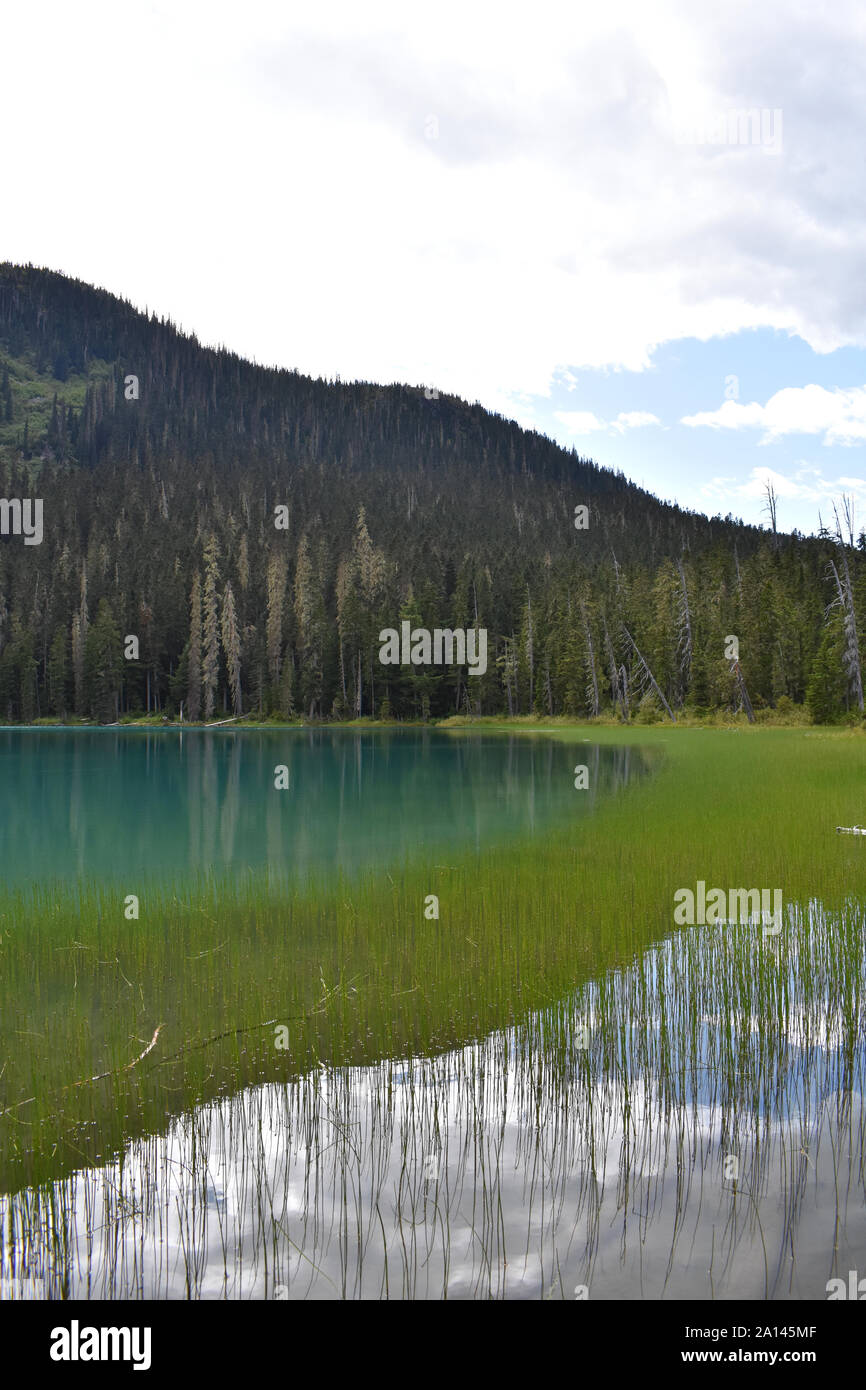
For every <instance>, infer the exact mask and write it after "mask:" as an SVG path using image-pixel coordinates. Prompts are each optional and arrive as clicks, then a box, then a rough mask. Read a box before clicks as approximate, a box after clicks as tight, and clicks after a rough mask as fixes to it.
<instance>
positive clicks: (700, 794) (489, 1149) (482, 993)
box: [0, 730, 866, 1298]
mask: <svg viewBox="0 0 866 1390" xmlns="http://www.w3.org/2000/svg"><path fill="white" fill-rule="evenodd" d="M461 736H462V735H461V734H458V733H455V734H454V737H461ZM544 736H546V737H552V736H555V737H559V738H565V739H567V740H569V741H572V742H574V740H575V739H580V738H589V737H592V739H593V740H594V741H598V742H613V743H615V744H616V745H617V746H620V747H622V748H623V750H624V751H629V750H632V751H633V750H634V747H635V738H636V736H635V735H634V734H632V733H627V734H622V733H620V732H619V731H616V730H599V731H595V730H593V731H592V732H591V733H590V731H583V732H582V733H581V731H575V730H567V731H566V730H564V731H561V732H559V731H557V733H556V734H551V733H550V732H545V735H544ZM637 737H638V738H639V739H640V741H641V746H644V745H645V746H646V748H647V749H650V750H654V753H655V756H656V757H657V760H658V761H657V765H656V768H655V771H654V775H653V776H652V777H651V778H642V779H639V780H638V781H637V782H636V783H635V782H633V781H632V783H631V784H630V785H628V787H627V789H626V787H625V784H624V786H623V794H622V795H620V796H614V797H613V798H611V799H608V800H599V802H598V804H597V806H596V807H595V810H594V814H593V816H592V817H591V818H583V819H582V820H581V822H580V825H579V827H578V826H577V825H572V824H564V825H563V826H561V827H560V828H558V829H557V830H556V831H554V832H551V833H550V835H549V836H548V837H547V838H546V839H545V840H544V841H543V842H542V843H538V842H533V843H532V844H526V843H520V844H517V845H514V846H501V847H498V848H496V849H492V850H489V851H488V850H484V851H483V852H481V853H476V852H469V851H467V852H466V853H465V854H462V855H460V856H453V855H452V856H449V861H448V862H446V863H441V864H440V863H438V862H437V863H432V864H431V863H423V862H408V863H404V864H401V865H394V864H391V865H387V866H383V867H382V868H381V870H380V869H377V870H376V872H375V873H369V872H368V873H367V874H365V875H361V876H358V877H356V878H353V879H351V880H350V879H341V880H334V879H325V880H323V881H321V882H320V883H311V882H309V881H305V882H304V883H303V884H298V885H295V886H293V887H289V888H286V887H285V886H276V885H273V884H269V883H267V882H262V881H260V880H256V879H254V878H249V879H248V880H245V881H241V882H234V883H225V882H223V883H212V882H211V883H201V884H197V885H187V887H186V888H185V889H184V890H183V891H178V890H176V889H171V890H163V891H160V890H159V889H158V888H156V889H154V890H153V892H152V893H150V894H148V895H145V896H143V897H142V903H141V916H140V918H139V920H137V921H132V922H128V921H126V920H124V917H123V910H122V903H121V902H120V901H119V899H118V897H117V894H116V893H115V892H112V891H111V890H109V889H106V888H104V887H102V886H100V885H98V884H96V885H92V884H91V885H82V886H81V887H80V888H79V889H78V890H77V891H76V893H74V894H69V893H67V894H63V893H58V892H56V891H53V890H50V889H49V888H47V887H46V888H41V889H40V888H37V889H36V890H35V891H34V892H32V893H31V894H28V895H20V894H19V895H17V896H13V895H7V896H6V897H5V898H4V900H3V901H2V903H0V940H2V944H0V972H2V973H0V979H2V985H0V1048H2V1053H0V1068H2V1075H0V1111H2V1114H0V1187H2V1190H3V1191H5V1192H6V1193H7V1194H8V1195H7V1197H5V1198H3V1199H2V1202H0V1218H2V1244H0V1277H2V1278H23V1277H25V1276H27V1277H34V1278H38V1279H43V1280H44V1281H45V1285H44V1286H45V1288H46V1289H47V1290H49V1291H50V1292H51V1293H52V1295H53V1296H61V1297H62V1296H64V1295H67V1296H68V1295H70V1294H73V1293H76V1296H82V1290H84V1295H83V1296H93V1297H135V1296H148V1297H151V1296H152V1297H165V1296H177V1297H200V1296H205V1297H207V1296H213V1297H292V1298H294V1297H305V1296H309V1297H330V1298H333V1297H384V1296H390V1297H435V1298H440V1297H443V1296H447V1297H485V1298H489V1297H494V1298H496V1297H513V1296H532V1297H574V1290H575V1288H576V1287H578V1288H583V1287H584V1286H585V1287H586V1288H587V1289H588V1290H590V1291H591V1295H592V1296H603V1297H640V1296H645V1297H662V1296H675V1291H676V1290H677V1289H685V1290H686V1292H685V1293H683V1294H682V1296H686V1297H713V1296H715V1297H725V1296H727V1295H729V1294H732V1292H733V1291H737V1292H739V1293H740V1294H742V1293H744V1292H746V1293H750V1294H751V1296H754V1297H822V1296H823V1284H824V1281H825V1280H826V1279H827V1278H829V1277H830V1276H831V1274H833V1272H834V1269H833V1268H832V1266H833V1264H834V1261H838V1262H839V1268H842V1267H843V1266H844V1269H845V1270H847V1268H848V1267H849V1266H848V1265H846V1264H844V1258H845V1256H844V1254H843V1252H844V1251H845V1250H846V1249H847V1248H848V1245H846V1242H849V1243H850V1248H851V1250H852V1252H853V1250H854V1249H855V1247H856V1242H857V1240H859V1241H860V1249H861V1250H862V1248H863V1237H864V1234H866V1230H864V1226H863V1211H864V1189H863V1145H862V1137H863V1135H862V1111H861V1095H862V1081H863V1049H864V988H863V987H864V978H863V976H864V955H866V951H864V940H866V938H864V920H863V903H864V892H863V890H864V886H866V872H864V859H863V853H864V850H866V846H864V845H863V844H862V843H861V842H858V841H857V840H856V839H855V838H852V837H837V836H836V835H835V833H834V832H835V826H836V825H837V824H855V823H858V822H859V820H861V819H862V812H861V811H860V809H859V805H860V797H861V795H862V792H861V788H862V785H863V770H864V769H863V764H864V761H866V742H864V740H863V739H862V737H860V736H857V735H853V734H852V735H844V734H841V735H833V736H830V737H820V738H815V737H814V736H813V735H812V734H811V732H810V731H805V732H804V731H800V730H767V731H747V732H740V731H730V732H728V731H724V732H722V731H703V730H700V731H698V730H694V731H692V730H689V731H685V730H664V731H661V730H660V731H656V730H647V731H642V732H641V734H640V735H639V736H637ZM575 748H576V757H575V762H578V761H587V756H590V754H589V749H588V748H586V747H584V749H583V752H582V751H581V745H580V743H576V744H575ZM792 787H799V788H800V793H799V795H798V796H793V795H792V792H791V789H792ZM582 794H583V795H585V793H580V792H577V791H576V792H575V796H576V797H578V796H580V795H582ZM698 879H702V880H704V881H705V882H706V883H707V884H711V885H714V886H715V885H718V886H721V887H723V888H725V889H727V888H729V887H732V886H742V887H755V886H757V887H766V888H770V889H772V888H776V887H778V888H781V889H782V890H783V893H784V899H785V904H786V907H785V926H784V929H783V931H782V933H781V934H780V936H779V937H778V938H772V937H771V938H769V939H765V938H764V936H763V934H762V932H761V930H760V928H759V927H757V928H756V927H755V926H754V925H743V926H736V927H724V928H715V927H701V926H697V927H694V928H683V929H681V930H677V931H674V930H673V929H672V915H673V898H674V893H675V892H676V891H677V890H678V889H680V888H683V887H694V885H695V882H696V880H698ZM431 893H435V894H437V895H438V897H439V900H440V917H439V919H438V920H428V919H426V918H425V916H424V900H425V897H426V896H427V895H429V894H431ZM282 1027H285V1029H286V1036H285V1037H284V1038H283V1040H284V1041H287V1046H285V1047H284V1048H283V1047H278V1046H277V1037H278V1029H280V1028H282ZM582 1028H585V1029H586V1030H587V1031H586V1035H584V1034H582V1033H581V1029H582ZM157 1029H159V1032H158V1035H157V1039H156V1042H155V1043H154V1045H153V1046H152V1048H151V1050H150V1051H148V1052H147V1053H146V1055H144V1056H142V1057H141V1060H140V1061H137V1062H136V1061H135V1059H136V1058H138V1057H139V1056H140V1054H142V1052H143V1051H144V1050H145V1049H146V1048H147V1047H148V1046H149V1045H150V1044H151V1042H152V1039H153V1036H154V1033H155V1030H157ZM584 1036H585V1038H586V1043H587V1045H586V1046H581V1045H578V1044H579V1043H580V1042H581V1041H582V1040H583V1038H584ZM131 1062H135V1065H132V1066H130V1063H131ZM92 1077H101V1078H102V1079H100V1080H91V1079H90V1078H92ZM732 1158H735V1159H736V1160H737V1163H738V1165H739V1176H738V1177H737V1178H736V1179H735V1180H727V1179H725V1178H724V1170H725V1164H726V1161H727V1164H728V1166H729V1167H730V1161H731V1159H732ZM434 1160H435V1162H434ZM434 1171H435V1173H436V1176H435V1178H431V1177H430V1176H429V1174H430V1173H433V1172H434ZM425 1175H428V1176H425ZM443 1175H444V1176H443ZM804 1231H806V1232H807V1234H806V1236H805V1237H804V1236H803V1232H804ZM861 1263H862V1259H861ZM850 1267H852V1268H853V1267H856V1260H855V1259H854V1255H853V1253H852V1255H851V1265H850ZM684 1271H686V1272H687V1273H684ZM804 1290H810V1291H807V1292H804ZM0 1293H2V1283H0Z"/></svg>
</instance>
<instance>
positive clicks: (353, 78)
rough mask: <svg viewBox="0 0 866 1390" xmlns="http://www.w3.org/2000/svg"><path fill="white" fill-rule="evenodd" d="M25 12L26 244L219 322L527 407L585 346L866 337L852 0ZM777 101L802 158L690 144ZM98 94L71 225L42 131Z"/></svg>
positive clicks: (591, 350)
mask: <svg viewBox="0 0 866 1390" xmlns="http://www.w3.org/2000/svg"><path fill="white" fill-rule="evenodd" d="M4 23H5V28H4V42H5V45H6V48H7V50H8V52H10V53H15V54H18V55H20V58H21V61H18V62H15V63H9V64H7V71H6V72H5V73H4V80H3V84H2V89H0V120H2V121H3V124H4V128H5V129H7V130H13V129H16V128H17V127H18V125H19V124H20V119H21V112H22V111H26V112H27V128H28V139H27V140H26V141H22V140H18V141H15V140H12V141H7V142H6V145H5V147H4V161H5V162H4V178H5V181H6V186H7V188H14V189H15V190H16V195H15V197H14V198H7V199H6V202H5V206H4V215H3V228H2V254H3V255H5V256H7V257H10V258H12V259H16V260H32V261H34V262H36V263H38V264H47V265H50V266H53V267H55V268H57V269H64V270H67V271H68V272H70V273H73V274H75V275H79V276H81V277H82V278H84V279H87V280H91V281H94V282H96V283H98V284H102V285H105V286H107V287H108V288H110V289H112V290H114V291H117V292H119V293H122V294H124V295H126V296H128V297H130V298H131V299H132V300H133V302H135V303H137V304H139V305H145V304H146V305H148V306H150V307H151V308H152V309H156V310H157V311H158V312H161V313H167V314H171V315H172V316H173V317H175V318H176V319H177V320H179V321H180V322H181V323H182V324H183V325H184V326H185V327H186V328H188V329H194V330H195V331H196V332H197V333H198V335H199V336H200V338H201V339H202V340H203V341H206V342H223V343H226V344H228V345H229V346H231V347H233V348H234V349H236V350H237V351H240V352H243V353H245V354H246V355H249V356H253V357H255V358H257V359H258V360H260V361H264V362H278V363H281V364H284V365H287V366H298V367H300V368H301V369H302V370H305V371H310V372H313V373H314V374H322V375H326V376H332V375H334V373H335V372H337V371H339V372H340V373H341V374H342V375H343V377H344V379H348V378H352V377H361V378H367V379H375V380H383V381H390V380H395V379H400V380H406V381H408V382H410V383H424V382H432V383H434V384H436V385H437V386H439V388H440V389H442V390H447V391H455V392H459V393H460V394H461V395H464V396H467V397H468V398H469V399H470V400H473V399H476V398H477V399H479V400H481V401H482V402H483V403H484V404H485V405H487V406H489V407H491V408H494V409H501V410H503V411H504V412H506V413H510V412H511V411H513V409H514V408H515V407H514V401H515V397H516V395H517V393H521V392H522V393H529V394H530V395H532V396H537V397H539V398H543V397H546V396H548V395H549V394H550V390H551V384H552V382H553V381H554V380H555V379H556V376H557V371H558V369H561V368H562V367H563V365H566V366H568V365H570V366H571V367H572V368H575V369H580V368H582V367H603V366H611V367H622V368H629V369H634V370H641V369H644V368H646V367H647V366H648V364H649V362H650V359H651V355H652V353H653V351H654V350H655V348H656V347H657V346H658V345H659V344H661V343H664V342H668V341H672V340H676V339H681V338H687V337H693V338H697V339H699V340H701V341H706V340H707V339H709V338H711V337H713V336H716V335H719V334H725V333H734V332H737V331H738V330H740V329H743V328H754V327H759V326H769V327H773V328H776V329H781V330H783V331H785V332H788V333H799V334H800V335H801V336H802V337H803V338H805V339H806V340H807V341H808V342H809V343H811V344H812V346H813V347H815V348H816V349H817V350H818V351H822V352H823V351H829V350H831V349H832V348H834V347H837V346H839V345H840V344H843V343H856V344H863V343H866V335H864V327H863V325H864V322H866V274H864V266H863V259H864V241H863V237H862V224H863V217H864V212H866V174H864V169H863V165H862V159H861V158H860V149H859V144H860V130H861V128H862V122H861V120H860V114H861V112H860V107H861V100H862V98H861V92H862V90H863V86H864V44H863V37H864V29H866V11H864V10H863V9H862V7H858V6H857V5H856V4H854V3H852V0H839V3H838V4H837V5H835V6H834V7H833V9H832V12H831V13H828V12H827V11H826V10H820V9H818V8H816V7H814V6H813V5H811V4H808V3H806V0H768V3H765V4H764V5H762V6H761V7H760V9H759V10H758V11H756V10H755V8H754V7H749V8H746V7H743V6H721V7H717V8H716V10H710V9H708V8H707V7H699V8H697V9H695V7H691V6H686V5H683V4H681V3H678V0H659V3H658V4H654V5H651V6H649V5H646V4H645V3H644V0H609V3H608V4H606V5H605V6H597V5H591V4H588V3H586V4H577V5H575V6H573V7H565V6H562V5H561V4H555V3H554V4H551V3H545V0H539V2H538V3H537V4H536V5H534V6H533V8H532V13H531V17H529V18H527V17H526V16H525V15H524V13H523V12H522V11H518V10H513V11H505V12H503V11H502V10H501V9H500V8H499V7H497V8H494V7H493V6H488V5H485V4H483V3H482V4H479V5H477V6H468V7H467V6H466V5H465V4H457V3H455V0H441V2H440V4H439V5H437V7H436V10H435V14H433V15H432V17H431V12H429V11H428V10H427V9H425V8H423V7H422V8H419V9H414V10H413V9H412V8H411V7H405V6H402V5H397V4H385V3H379V0H371V3H370V4H368V5H365V6H362V7H358V6H357V5H349V4H348V3H340V0H334V2H333V3H332V4H329V5H328V6H324V7H322V6H319V7H315V6H285V5H283V4H279V3H276V0H248V2H247V3H246V4H245V5H244V6H243V9H242V12H238V10H237V7H236V6H235V5H230V4H228V3H227V2H226V0H213V2H212V3H208V4H203V3H200V0H189V3H187V4H184V5H182V6H174V7H171V8H169V7H168V6H167V5H165V4H160V5H147V4H145V5H142V6H133V7H129V6H120V7H118V6H116V5H112V4H108V3H102V0H93V3H91V4H89V5H88V6H87V7H86V8H85V10H84V11H81V10H80V9H78V8H76V7H74V6H68V5H66V4H63V3H59V0H46V3H42V4H40V5H37V6H18V7H13V8H12V9H11V10H10V12H9V14H8V15H7V16H6V18H5V21H4ZM455 36H459V40H457V41H456V40H455ZM804 53H808V55H809V61H808V63H804V62H803V60H802V55H803V54H804ZM34 62H36V63H38V68H39V74H40V81H39V99H38V101H34V100H33V92H32V71H33V63H34ZM754 106H758V107H760V108H767V109H770V110H773V111H775V110H780V111H782V112H783V115H784V145H783V148H782V151H781V153H780V154H778V155H777V156H768V155H767V154H766V153H765V152H764V151H763V150H762V149H761V148H760V147H739V146H737V147H732V146H724V147H717V146H713V145H709V144H708V145H699V144H693V145H687V144H682V143H677V121H678V120H679V119H680V116H681V114H682V113H683V112H687V113H688V112H695V111H698V112H709V113H713V112H718V111H728V110H731V109H735V108H743V107H745V108H751V107H754ZM70 111H73V112H74V113H75V124H76V128H77V129H78V130H80V131H86V130H89V129H90V130H95V129H98V130H99V131H100V142H99V151H98V153H96V152H93V153H91V154H90V155H89V156H87V158H86V160H85V164H84V166H82V164H81V162H80V161H76V160H56V161H54V164H53V165H52V171H51V206H52V207H54V208H57V207H63V208H67V209H74V215H71V216H63V217H57V216H47V215H46V204H45V175H44V169H43V168H42V167H41V166H40V164H39V161H38V160H34V159H33V157H32V151H33V149H52V148H55V147H56V144H57V140H58V133H59V132H62V131H64V130H66V129H67V128H68V122H69V112H70ZM106 113H110V118H107V117H106ZM430 117H433V118H434V122H433V123H432V124H431V121H430ZM83 170H84V172H82V171H83ZM82 180H84V182H82ZM851 423H852V421H850V420H849V421H848V424H849V425H850V424H851ZM626 428H627V426H626Z"/></svg>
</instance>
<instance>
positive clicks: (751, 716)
mask: <svg viewBox="0 0 866 1390" xmlns="http://www.w3.org/2000/svg"><path fill="white" fill-rule="evenodd" d="M731 674H732V675H733V677H734V678H735V680H736V682H737V693H738V695H739V698H740V705H741V706H742V708H743V709H744V710H745V711H746V718H747V719H748V721H749V723H750V724H754V722H755V711H754V710H753V709H752V702H751V700H750V699H749V692H748V690H747V689H746V682H745V681H744V679H743V673H742V671H741V670H740V663H739V661H732V662H731Z"/></svg>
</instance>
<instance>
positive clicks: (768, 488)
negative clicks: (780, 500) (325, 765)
mask: <svg viewBox="0 0 866 1390" xmlns="http://www.w3.org/2000/svg"><path fill="white" fill-rule="evenodd" d="M764 496H765V497H766V499H767V500H766V502H765V503H764V507H763V510H764V511H765V512H767V513H768V515H769V518H770V526H771V528H772V531H773V536H774V537H775V535H776V502H777V497H776V489H775V488H774V487H773V484H772V483H771V482H770V479H769V478H768V479H767V481H766V482H765V484H764Z"/></svg>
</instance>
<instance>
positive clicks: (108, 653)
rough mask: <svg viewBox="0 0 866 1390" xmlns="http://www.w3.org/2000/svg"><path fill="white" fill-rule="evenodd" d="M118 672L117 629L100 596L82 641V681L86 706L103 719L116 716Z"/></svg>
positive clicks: (120, 664) (120, 668) (120, 661)
mask: <svg viewBox="0 0 866 1390" xmlns="http://www.w3.org/2000/svg"><path fill="white" fill-rule="evenodd" d="M122 674H123V650H122V645H121V641H120V633H119V631H118V629H117V624H116V622H115V620H114V615H113V614H112V612H111V605H110V604H109V602H108V600H107V599H100V602H99V608H98V610H97V614H96V620H95V622H94V623H93V624H92V626H91V627H90V628H89V630H88V633H87V639H86V643H85V681H86V686H87V701H88V705H89V707H90V710H91V712H92V714H93V715H94V717H95V718H96V719H99V720H101V721H102V722H103V723H108V722H109V721H110V720H115V719H117V707H118V700H119V694H120V685H121V680H122Z"/></svg>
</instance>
